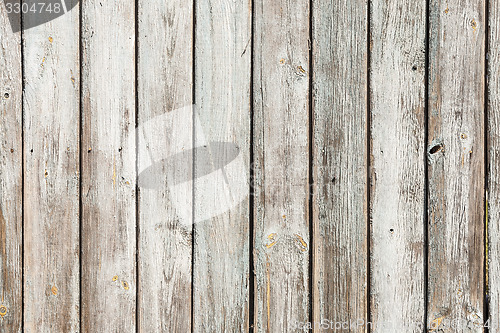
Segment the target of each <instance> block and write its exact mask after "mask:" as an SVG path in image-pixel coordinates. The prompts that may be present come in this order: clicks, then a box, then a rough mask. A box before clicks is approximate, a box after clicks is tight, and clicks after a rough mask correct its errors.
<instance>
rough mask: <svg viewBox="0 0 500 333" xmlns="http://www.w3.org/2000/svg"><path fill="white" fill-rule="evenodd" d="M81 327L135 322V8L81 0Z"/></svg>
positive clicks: (125, 328)
mask: <svg viewBox="0 0 500 333" xmlns="http://www.w3.org/2000/svg"><path fill="white" fill-rule="evenodd" d="M82 47H83V53H82V57H83V59H82V90H83V91H82V103H83V111H82V112H83V117H82V121H83V125H82V129H83V133H82V145H83V147H82V284H81V285H82V331H84V332H103V331H107V330H109V328H112V329H113V330H114V331H116V332H133V331H134V330H135V329H136V327H135V322H136V287H137V286H136V154H135V150H136V147H135V116H136V113H135V5H134V2H133V1H128V2H123V1H97V0H86V1H84V2H83V3H82Z"/></svg>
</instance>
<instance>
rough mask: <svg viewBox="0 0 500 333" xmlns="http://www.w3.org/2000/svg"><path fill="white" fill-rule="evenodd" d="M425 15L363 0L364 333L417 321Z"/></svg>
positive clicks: (416, 4)
mask: <svg viewBox="0 0 500 333" xmlns="http://www.w3.org/2000/svg"><path fill="white" fill-rule="evenodd" d="M425 13H426V7H425V2H423V1H411V0H409V1H406V0H398V1H384V0H372V1H371V17H370V20H371V23H370V25H371V26H370V43H371V44H370V50H371V55H370V57H371V58H370V59H371V63H370V66H371V69H370V89H371V91H370V109H371V123H370V130H371V132H370V147H371V168H370V187H371V189H370V214H371V216H370V218H371V221H370V222H371V235H370V236H371V243H370V246H371V248H370V252H371V258H370V259H371V289H370V291H371V295H370V296H371V309H370V311H371V322H372V332H403V331H404V332H422V330H423V325H424V322H425V318H424V316H425V314H424V311H425V309H424V308H425V287H424V281H425V276H424V263H425V258H424V226H425V124H426V122H425V49H426V45H425V38H426V29H425Z"/></svg>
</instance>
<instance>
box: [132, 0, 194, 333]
mask: <svg viewBox="0 0 500 333" xmlns="http://www.w3.org/2000/svg"><path fill="white" fill-rule="evenodd" d="M138 6H139V8H138V15H139V22H138V29H139V33H138V35H139V40H138V60H137V61H138V103H139V108H138V119H139V123H138V129H139V131H138V137H137V140H138V145H137V146H138V156H139V170H138V171H139V190H140V192H139V198H138V200H139V204H138V209H139V221H140V222H139V228H140V233H139V236H140V238H139V262H138V268H139V300H138V301H139V305H138V306H139V331H141V332H189V331H191V306H192V304H191V261H192V254H191V249H192V244H191V228H192V227H191V214H188V221H182V218H183V217H184V215H185V214H182V212H180V213H179V212H178V211H177V209H178V208H182V207H176V205H175V202H179V201H180V200H182V197H184V196H186V197H189V198H191V196H192V187H191V185H190V184H188V185H187V186H186V189H185V190H186V191H184V192H183V191H177V190H176V189H175V184H174V183H175V181H176V177H178V175H179V174H182V168H187V169H190V163H187V165H179V166H177V168H175V167H173V166H172V165H170V164H168V163H167V164H165V163H163V161H166V160H169V159H171V158H172V156H171V155H174V153H175V152H176V151H182V150H185V151H186V152H189V151H190V149H191V148H192V146H193V144H192V122H191V118H192V113H191V104H192V103H193V102H192V93H193V87H192V84H193V82H192V81H193V68H192V67H193V62H192V58H193V55H192V53H193V52H192V46H193V2H192V1H183V0H179V1H166V2H151V1H142V0H141V1H139V2H138ZM178 120H181V121H182V122H180V123H178V122H177V121H178ZM143 156H144V157H145V158H144V159H143V158H142V157H143ZM148 158H150V160H148ZM155 166H159V168H156V167H155ZM153 170H155V171H157V172H150V171H153ZM155 184H158V185H160V186H158V187H157V186H153V185H155Z"/></svg>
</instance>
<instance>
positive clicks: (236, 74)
mask: <svg viewBox="0 0 500 333" xmlns="http://www.w3.org/2000/svg"><path fill="white" fill-rule="evenodd" d="M196 4H197V7H196V13H197V16H196V48H195V52H196V53H195V55H196V56H195V68H196V77H195V83H196V86H195V98H196V119H197V120H198V121H197V122H196V123H195V160H194V161H195V163H194V164H195V179H196V180H195V183H194V218H195V222H196V224H195V225H194V229H195V232H194V236H195V238H194V240H195V247H194V250H195V253H194V268H193V269H194V281H193V282H194V300H193V301H194V314H193V315H194V323H193V325H194V330H195V332H235V331H238V332H244V331H247V330H248V327H249V311H250V309H249V278H250V277H249V271H250V270H249V267H250V260H249V240H250V229H249V216H250V215H249V214H250V210H249V200H250V198H249V190H250V185H249V181H248V179H249V172H250V170H249V164H250V116H251V115H250V105H251V100H250V74H251V67H250V61H251V54H252V52H251V26H252V19H251V17H252V16H251V9H252V8H251V2H249V1H245V0H238V1H224V0H208V1H197V2H196Z"/></svg>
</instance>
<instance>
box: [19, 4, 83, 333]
mask: <svg viewBox="0 0 500 333" xmlns="http://www.w3.org/2000/svg"><path fill="white" fill-rule="evenodd" d="M75 1H76V0H75ZM59 10H61V11H62V10H63V9H62V8H60V9H59ZM41 15H42V14H41ZM40 17H42V16H35V15H28V14H24V16H23V18H24V20H23V24H24V25H25V26H33V25H35V24H36V23H35V22H36V20H38V19H39V18H40ZM32 20H33V21H34V22H32ZM23 37H24V38H23V42H24V49H23V51H24V68H25V70H24V80H25V94H24V148H25V149H24V163H25V164H24V165H25V170H24V217H25V220H24V242H25V243H24V304H25V308H24V325H25V327H24V331H25V332H76V331H79V330H80V309H79V303H80V286H79V284H80V283H79V279H80V262H79V229H80V223H79V190H80V188H79V183H80V180H79V165H80V162H79V152H80V141H79V128H80V84H79V81H80V70H79V68H80V62H79V60H80V48H79V38H80V26H79V10H78V7H77V8H76V9H75V10H72V11H70V12H68V13H67V14H65V15H62V16H60V17H59V18H58V19H56V20H53V21H50V22H48V23H45V24H42V25H38V26H36V27H33V28H30V29H28V30H25V31H24V34H23Z"/></svg>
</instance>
